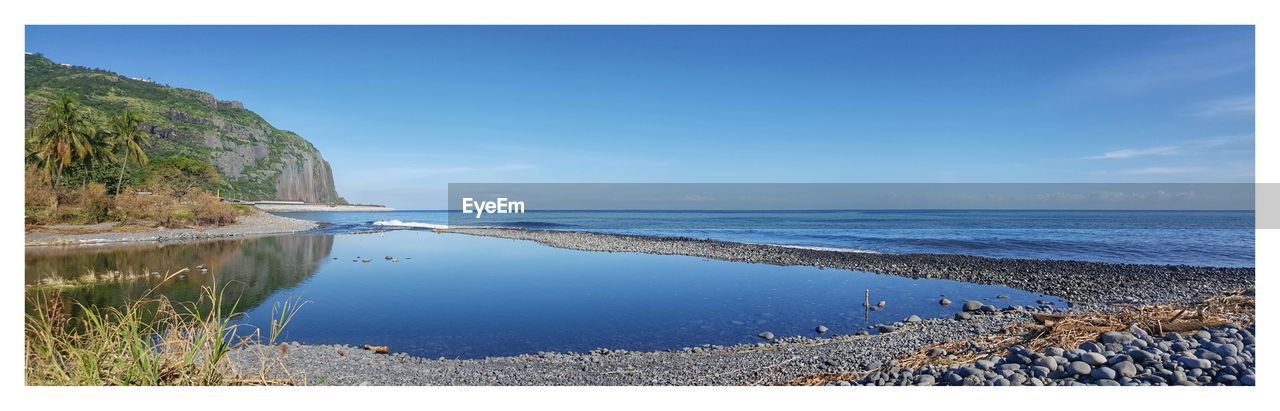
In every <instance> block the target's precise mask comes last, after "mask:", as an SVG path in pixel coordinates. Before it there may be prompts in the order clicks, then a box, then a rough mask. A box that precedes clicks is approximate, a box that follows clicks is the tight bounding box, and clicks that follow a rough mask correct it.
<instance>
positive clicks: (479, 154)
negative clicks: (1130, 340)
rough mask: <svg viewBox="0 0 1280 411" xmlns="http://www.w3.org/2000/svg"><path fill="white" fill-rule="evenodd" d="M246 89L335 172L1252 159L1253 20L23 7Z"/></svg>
mask: <svg viewBox="0 0 1280 411" xmlns="http://www.w3.org/2000/svg"><path fill="white" fill-rule="evenodd" d="M26 48H27V51H28V52H38V53H43V54H44V55H45V56H47V57H49V58H51V59H53V60H54V61H57V62H60V63H68V64H74V65H83V66H89V67H97V68H103V69H108V70H111V71H115V72H118V73H121V74H123V75H126V76H130V77H150V78H151V79H153V80H154V81H156V82H159V83H164V84H170V85H174V86H179V87H185V88H192V89H198V90H204V91H208V92H211V93H213V94H214V95H215V96H217V97H218V98H219V99H223V100H240V101H243V102H244V104H245V107H246V108H248V109H250V110H253V111H255V112H257V113H258V114H260V115H262V116H263V117H264V118H265V119H267V121H269V122H271V123H272V124H273V125H274V126H276V127H278V128H281V129H287V130H291V131H294V132H296V133H298V134H300V135H302V136H303V137H305V138H306V139H308V140H309V141H311V142H312V143H313V144H314V145H315V146H316V147H317V148H319V149H320V151H321V153H322V154H323V155H324V157H325V158H326V159H327V160H328V161H329V162H330V163H331V165H332V166H333V170H334V179H335V181H336V184H337V188H338V191H339V193H340V194H342V195H343V196H344V197H346V198H347V199H348V200H349V201H351V202H355V203H376V204H386V205H389V206H392V207H397V208H400V209H441V208H445V204H444V202H445V198H446V193H447V192H446V190H447V184H448V183H611V182H643V183H663V182H678V183H736V182H746V183H788V182H795V183H898V182H929V183H998V182H1013V183H1040V182H1054V183H1062V182H1070V183H1100V182H1105V183H1113V182H1114V183H1134V182H1138V183H1169V182H1193V183H1204V182H1253V180H1254V76H1255V71H1254V51H1253V50H1254V32H1253V28H1252V27H1250V26H1134V27H1125V26H1043V27H1025V26H995V27H981V26H969V27H962V26H915V27H913V26H853V27H842V26H799V27H797V26H763V27H752V26H710V27H697V26H694V27H688V26H569V27H560V26H524V27H521V26H418V27H412V26H410V27H398V26H375V27H368V26H332V27H323V26H319V27H317V26H186V27H170V26H28V27H27V29H26Z"/></svg>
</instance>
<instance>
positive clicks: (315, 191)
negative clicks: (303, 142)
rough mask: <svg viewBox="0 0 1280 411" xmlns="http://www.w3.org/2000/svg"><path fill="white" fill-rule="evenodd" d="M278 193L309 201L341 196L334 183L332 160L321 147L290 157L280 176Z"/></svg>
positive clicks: (285, 198)
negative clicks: (321, 152) (331, 168)
mask: <svg viewBox="0 0 1280 411" xmlns="http://www.w3.org/2000/svg"><path fill="white" fill-rule="evenodd" d="M276 197H277V198H278V199H280V200H294V201H305V202H308V203H334V202H339V201H338V199H339V198H340V197H338V193H337V189H335V188H334V187H333V172H332V171H331V170H330V169H329V162H328V161H324V157H321V156H320V152H319V151H311V152H304V153H299V155H298V156H296V157H294V156H290V157H286V159H285V162H284V165H283V166H282V167H281V168H280V176H279V177H277V178H276Z"/></svg>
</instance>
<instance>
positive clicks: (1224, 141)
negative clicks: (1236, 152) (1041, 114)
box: [1085, 136, 1253, 160]
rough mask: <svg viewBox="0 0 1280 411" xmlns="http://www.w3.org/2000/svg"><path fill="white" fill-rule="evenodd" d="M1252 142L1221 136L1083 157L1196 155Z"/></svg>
mask: <svg viewBox="0 0 1280 411" xmlns="http://www.w3.org/2000/svg"><path fill="white" fill-rule="evenodd" d="M1251 142H1253V136H1221V137H1213V138H1206V139H1201V140H1190V141H1183V142H1181V143H1177V144H1171V145H1163V146H1157V147H1146V148H1125V149H1120V150H1112V151H1108V152H1105V153H1102V154H1099V155H1096V156H1088V157H1085V159H1086V160H1118V159H1126V158H1135V157H1146V156H1172V155H1187V154H1198V153H1200V152H1201V151H1204V149H1207V148H1214V147H1221V146H1226V145H1232V144H1245V143H1251Z"/></svg>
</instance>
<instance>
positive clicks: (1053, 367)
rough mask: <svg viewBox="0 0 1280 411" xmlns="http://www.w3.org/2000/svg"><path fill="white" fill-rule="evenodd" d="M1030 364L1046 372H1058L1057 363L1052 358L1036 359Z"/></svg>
mask: <svg viewBox="0 0 1280 411" xmlns="http://www.w3.org/2000/svg"><path fill="white" fill-rule="evenodd" d="M1032 363H1033V364H1035V365H1038V366H1041V367H1044V368H1045V369H1046V370H1048V371H1057V370H1058V362H1057V361H1054V359H1053V357H1040V358H1036V359H1035V361H1033V362H1032Z"/></svg>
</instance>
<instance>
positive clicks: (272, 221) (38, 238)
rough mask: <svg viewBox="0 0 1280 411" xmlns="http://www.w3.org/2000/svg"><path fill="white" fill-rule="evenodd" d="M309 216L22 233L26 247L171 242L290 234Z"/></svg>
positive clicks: (307, 226)
mask: <svg viewBox="0 0 1280 411" xmlns="http://www.w3.org/2000/svg"><path fill="white" fill-rule="evenodd" d="M319 226H320V223H317V222H315V221H310V220H301V219H296V218H289V217H282V216H278V215H274V214H270V213H267V212H259V213H257V214H254V215H247V216H241V217H239V218H238V219H236V223H235V224H232V225H228V226H223V227H212V228H207V229H194V228H158V229H155V230H151V231H144V232H134V233H131V232H102V233H89V234H65V233H57V232H49V231H33V232H28V233H26V236H25V239H26V247H79V246H97V245H119V244H135V243H171V242H189V241H199V240H211V239H218V238H232V237H254V236H265V235H276V234H290V233H296V232H301V231H307V230H311V229H314V228H316V227H319Z"/></svg>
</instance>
